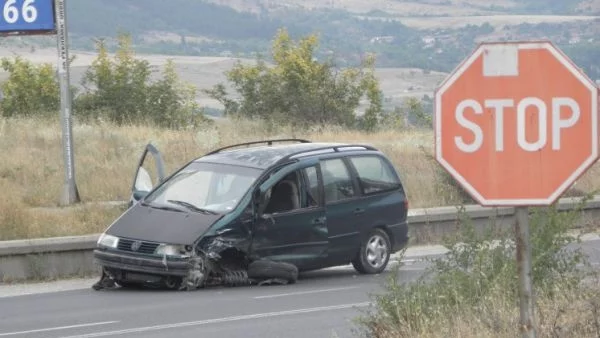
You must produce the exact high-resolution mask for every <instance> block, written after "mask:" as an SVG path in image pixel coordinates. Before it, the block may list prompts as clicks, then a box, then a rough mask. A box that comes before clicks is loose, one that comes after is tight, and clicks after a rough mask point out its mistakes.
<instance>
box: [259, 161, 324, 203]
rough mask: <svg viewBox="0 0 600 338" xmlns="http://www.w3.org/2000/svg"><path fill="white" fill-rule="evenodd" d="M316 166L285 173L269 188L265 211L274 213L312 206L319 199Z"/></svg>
mask: <svg viewBox="0 0 600 338" xmlns="http://www.w3.org/2000/svg"><path fill="white" fill-rule="evenodd" d="M316 173H317V171H316V167H308V168H304V169H300V170H297V171H294V172H292V173H290V174H288V175H286V176H285V177H284V178H283V179H281V180H280V181H279V182H277V183H275V184H274V185H273V187H271V189H270V192H269V194H270V196H269V197H268V202H267V206H266V207H265V211H264V212H265V213H267V214H275V213H284V212H290V211H294V210H298V209H303V208H309V207H314V206H317V205H318V203H319V202H318V201H319V182H318V177H317V174H316Z"/></svg>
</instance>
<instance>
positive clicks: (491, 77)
mask: <svg viewBox="0 0 600 338" xmlns="http://www.w3.org/2000/svg"><path fill="white" fill-rule="evenodd" d="M598 122H599V121H598V88H597V87H596V84H595V83H594V82H593V81H592V80H590V79H589V78H588V77H587V76H586V75H585V74H584V73H583V72H582V71H581V70H580V69H579V68H578V67H577V66H576V65H575V64H574V63H573V62H572V61H571V60H570V59H569V58H568V57H567V56H566V55H565V54H564V53H562V52H561V51H560V50H559V49H558V48H556V47H555V46H554V45H553V44H552V43H551V42H549V41H530V42H499V43H482V44H480V45H479V46H478V47H477V48H476V49H475V50H474V51H473V53H472V54H471V55H470V56H468V57H467V58H466V59H465V60H464V61H463V62H462V63H461V64H460V65H459V66H458V67H457V68H456V69H455V70H454V72H452V73H451V74H450V75H449V76H448V78H447V79H446V80H445V81H444V82H443V83H442V84H441V85H440V87H439V88H438V89H437V90H436V93H435V116H434V128H435V156H436V160H437V162H438V163H440V165H442V166H443V167H444V169H445V170H446V171H448V172H449V173H450V174H451V175H452V176H453V177H454V179H455V180H456V181H457V182H458V183H459V184H460V185H461V186H462V187H463V188H464V189H465V190H466V191H468V192H469V194H470V195H471V196H472V197H473V198H474V199H475V200H477V201H478V202H479V204H481V205H483V206H514V207H516V222H515V235H516V244H517V254H516V255H517V257H516V258H517V263H518V269H519V281H520V283H519V286H520V287H519V294H520V302H521V306H520V313H521V316H520V319H521V320H520V323H521V325H520V328H521V332H522V334H523V337H535V320H534V309H533V304H534V301H533V290H532V277H531V269H532V266H531V243H530V240H529V211H528V207H529V206H548V205H551V204H553V203H554V202H555V201H556V200H557V199H558V198H559V197H560V196H561V195H562V194H563V193H564V192H565V191H566V190H567V189H568V188H569V187H570V186H572V185H573V183H575V181H576V180H577V178H578V177H579V176H581V175H582V174H583V173H585V171H586V170H587V169H588V168H589V167H590V166H591V165H592V164H593V163H594V162H596V160H597V159H598V156H599V152H598V143H599V140H598Z"/></svg>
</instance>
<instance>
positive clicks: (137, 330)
mask: <svg viewBox="0 0 600 338" xmlns="http://www.w3.org/2000/svg"><path fill="white" fill-rule="evenodd" d="M370 304H371V303H369V302H364V303H353V304H342V305H332V306H322V307H313V308H307V309H298V310H288V311H277V312H267V313H257V314H253V315H243V316H234V317H223V318H215V319H207V320H199V321H195V322H182V323H174V324H163V325H155V326H143V327H136V328H132V329H125V330H115V331H104V332H94V333H88V334H82V335H76V336H68V337H62V338H93V337H105V336H116V335H123V334H130V333H140V332H149V331H158V330H165V329H174V328H182V327H189V326H201V325H206V324H215V323H226V322H234V321H239V320H248V319H260V318H269V317H279V316H290V315H298V314H304V313H311V312H322V311H331V310H343V309H350V308H353V307H364V306H368V305H370Z"/></svg>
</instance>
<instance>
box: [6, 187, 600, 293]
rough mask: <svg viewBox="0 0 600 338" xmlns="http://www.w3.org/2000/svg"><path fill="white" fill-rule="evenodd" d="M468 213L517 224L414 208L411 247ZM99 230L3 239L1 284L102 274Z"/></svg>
mask: <svg viewBox="0 0 600 338" xmlns="http://www.w3.org/2000/svg"><path fill="white" fill-rule="evenodd" d="M579 203H581V200H580V199H578V198H564V199H561V201H560V203H559V204H558V209H559V210H572V209H573V208H574V207H576V206H577V205H578V204H579ZM462 215H464V216H466V217H467V218H468V219H470V220H471V222H472V224H473V225H474V226H475V228H476V229H478V230H483V229H485V228H489V227H490V226H496V227H498V228H503V229H508V228H510V227H512V226H513V224H514V208H511V207H501V208H489V207H481V206H478V205H467V206H465V207H464V209H462V210H461V209H459V208H458V207H438V208H425V209H412V210H411V211H410V212H409V232H410V237H411V243H410V245H423V244H434V243H439V241H440V239H441V238H442V237H443V236H444V235H448V234H451V233H453V232H455V231H456V230H457V229H458V227H459V226H460V224H461V222H462V221H461V220H462V219H464V218H463V216H462ZM599 217H600V196H596V197H595V198H593V199H591V200H589V201H587V203H586V205H585V206H584V210H583V212H582V214H581V216H580V217H579V218H578V219H577V221H576V223H575V224H574V226H575V227H577V228H580V227H587V226H592V225H595V220H596V219H598V218H599ZM99 235H100V234H91V235H86V236H70V237H56V238H38V239H28V240H14V241H3V242H0V283H2V282H11V281H18V280H27V279H55V278H61V277H68V276H90V275H97V274H98V273H99V270H98V267H97V266H95V265H94V264H93V257H92V250H93V248H94V247H95V246H96V241H97V239H98V236H99Z"/></svg>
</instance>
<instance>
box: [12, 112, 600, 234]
mask: <svg viewBox="0 0 600 338" xmlns="http://www.w3.org/2000/svg"><path fill="white" fill-rule="evenodd" d="M73 128H74V129H73V137H74V151H75V174H76V181H77V185H78V188H79V193H80V195H81V198H82V202H98V201H115V200H121V201H124V200H128V199H129V193H130V186H131V180H132V178H133V175H134V170H135V167H136V164H137V161H138V159H139V156H140V155H141V152H142V150H143V147H144V146H145V144H146V143H148V142H152V143H153V144H155V145H156V146H157V147H158V148H159V149H160V150H161V152H162V153H163V158H164V160H165V162H166V169H167V172H172V171H173V170H175V169H177V168H178V167H179V166H180V165H182V164H184V163H185V162H187V161H188V160H190V159H191V158H193V157H196V156H200V155H202V154H204V153H206V152H208V151H209V150H212V149H214V148H216V147H219V146H222V145H227V144H232V143H239V142H244V141H250V140H257V139H266V138H276V137H302V138H308V139H311V140H314V141H335V142H356V143H369V144H372V145H375V146H376V147H379V148H380V149H381V150H382V151H384V152H385V153H387V154H388V155H389V157H390V158H391V160H392V161H393V162H394V164H395V165H396V166H397V168H398V170H399V172H400V174H401V176H402V179H403V181H404V184H405V186H406V189H407V192H408V196H409V198H410V202H411V207H412V208H420V207H434V206H442V205H448V204H459V203H460V201H459V200H458V199H457V198H456V197H455V196H457V194H456V191H455V189H454V188H453V187H450V186H448V185H447V184H446V183H445V181H444V180H443V178H441V177H440V171H439V168H438V166H437V164H436V163H435V162H434V161H433V160H432V158H431V157H430V155H431V154H432V145H433V136H432V133H431V132H430V131H419V130H404V131H397V130H393V131H380V132H376V133H373V134H367V133H362V132H358V131H349V130H342V129H339V128H335V127H327V128H315V129H313V130H308V131H297V130H294V129H293V128H291V127H287V126H282V127H279V128H276V129H275V130H271V131H269V130H267V129H266V128H264V127H263V126H262V125H261V124H260V123H258V122H251V121H229V120H218V121H216V122H215V124H214V125H213V126H210V127H206V128H203V129H198V130H185V131H172V130H165V129H157V128H154V127H151V126H116V125H113V124H110V123H106V122H96V123H92V124H89V123H82V122H78V121H75V122H74V127H73ZM61 142H62V141H61V131H60V126H59V123H58V119H56V120H51V121H47V120H39V119H0V189H1V191H3V192H4V193H3V194H2V195H0V240H10V239H17V238H37V237H49V236H62V235H79V234H88V233H95V232H99V231H101V230H102V229H104V228H105V227H106V226H108V225H109V224H110V222H111V221H112V220H113V219H115V218H116V217H117V216H118V215H119V213H120V212H121V210H120V209H119V208H107V207H102V206H93V205H89V206H86V207H83V208H77V209H73V208H68V209H59V210H57V209H33V208H36V207H57V206H58V203H59V198H60V194H61V189H62V184H63V175H64V173H63V157H62V143H61ZM428 155H429V156H428ZM598 187H600V175H598V168H597V167H594V168H592V170H590V172H588V173H587V174H586V175H585V176H584V177H582V178H581V180H580V181H579V182H578V184H577V188H578V189H581V190H584V191H592V190H595V189H597V188H598Z"/></svg>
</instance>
